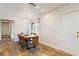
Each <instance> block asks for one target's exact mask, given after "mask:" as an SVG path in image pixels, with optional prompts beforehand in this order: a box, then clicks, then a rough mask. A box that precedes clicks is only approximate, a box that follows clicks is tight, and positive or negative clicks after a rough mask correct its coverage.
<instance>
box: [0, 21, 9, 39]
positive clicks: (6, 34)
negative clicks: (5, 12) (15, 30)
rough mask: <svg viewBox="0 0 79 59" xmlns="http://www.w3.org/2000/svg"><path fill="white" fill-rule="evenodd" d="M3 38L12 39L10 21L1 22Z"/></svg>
mask: <svg viewBox="0 0 79 59" xmlns="http://www.w3.org/2000/svg"><path fill="white" fill-rule="evenodd" d="M1 36H2V38H4V37H10V26H9V22H8V21H2V22H1Z"/></svg>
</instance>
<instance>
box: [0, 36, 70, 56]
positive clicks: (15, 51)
mask: <svg viewBox="0 0 79 59" xmlns="http://www.w3.org/2000/svg"><path fill="white" fill-rule="evenodd" d="M6 38H7V37H4V38H3V39H2V40H1V41H0V55H1V56H71V54H68V53H65V52H63V51H59V50H56V49H54V48H50V47H48V46H46V45H43V44H39V49H34V50H33V51H29V50H27V49H23V48H21V47H20V45H18V44H17V43H16V42H14V40H12V39H9V38H7V39H6Z"/></svg>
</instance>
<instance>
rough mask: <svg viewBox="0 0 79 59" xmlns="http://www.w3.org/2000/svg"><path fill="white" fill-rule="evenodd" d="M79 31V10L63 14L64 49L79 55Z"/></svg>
mask: <svg viewBox="0 0 79 59" xmlns="http://www.w3.org/2000/svg"><path fill="white" fill-rule="evenodd" d="M77 32H79V11H76V12H72V13H67V14H63V15H62V16H61V30H60V33H61V34H60V35H61V39H62V42H64V44H63V45H62V47H63V50H67V51H69V52H71V53H74V54H75V55H79V39H78V37H77Z"/></svg>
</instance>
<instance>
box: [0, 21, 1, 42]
mask: <svg viewBox="0 0 79 59" xmlns="http://www.w3.org/2000/svg"><path fill="white" fill-rule="evenodd" d="M0 40H1V20H0Z"/></svg>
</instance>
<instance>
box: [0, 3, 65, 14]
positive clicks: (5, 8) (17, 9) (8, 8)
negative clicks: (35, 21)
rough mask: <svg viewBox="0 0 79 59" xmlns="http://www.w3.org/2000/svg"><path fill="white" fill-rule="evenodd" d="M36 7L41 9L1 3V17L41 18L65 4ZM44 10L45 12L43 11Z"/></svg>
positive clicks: (21, 4) (39, 4) (26, 4)
mask: <svg viewBox="0 0 79 59" xmlns="http://www.w3.org/2000/svg"><path fill="white" fill-rule="evenodd" d="M35 4H36V6H38V7H40V8H39V9H36V6H32V5H30V4H29V3H0V15H5V16H7V15H8V16H17V15H19V16H39V15H41V14H43V13H46V12H47V11H50V10H53V9H55V8H58V7H60V6H63V5H64V4H63V3H35ZM42 9H44V10H45V12H42V11H41V10H42Z"/></svg>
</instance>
